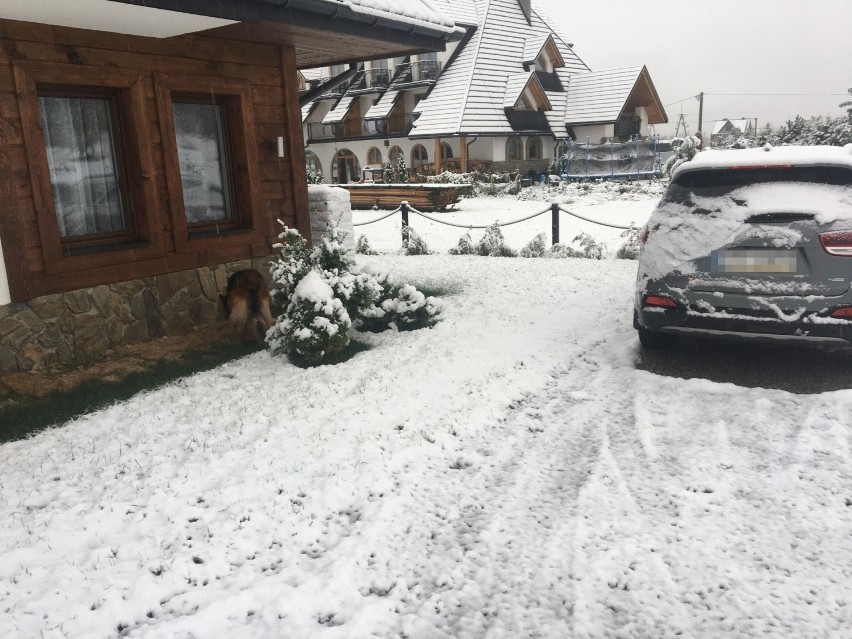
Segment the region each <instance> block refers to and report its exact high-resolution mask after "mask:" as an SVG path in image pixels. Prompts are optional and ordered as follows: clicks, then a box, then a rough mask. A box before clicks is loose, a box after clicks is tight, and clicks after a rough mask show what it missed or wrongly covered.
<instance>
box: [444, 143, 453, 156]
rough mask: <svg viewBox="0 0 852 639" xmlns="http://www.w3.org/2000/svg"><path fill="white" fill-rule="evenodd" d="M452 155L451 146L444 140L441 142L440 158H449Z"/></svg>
mask: <svg viewBox="0 0 852 639" xmlns="http://www.w3.org/2000/svg"><path fill="white" fill-rule="evenodd" d="M452 157H453V147H451V146H450V145H449V144H447V143H446V142H441V159H442V160H451V159H452Z"/></svg>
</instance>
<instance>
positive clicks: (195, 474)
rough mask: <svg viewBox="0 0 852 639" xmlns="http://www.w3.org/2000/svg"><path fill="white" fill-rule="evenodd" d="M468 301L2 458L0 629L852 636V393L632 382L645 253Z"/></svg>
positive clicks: (660, 379)
mask: <svg viewBox="0 0 852 639" xmlns="http://www.w3.org/2000/svg"><path fill="white" fill-rule="evenodd" d="M377 261H380V262H384V263H386V264H387V265H388V266H389V267H390V269H391V272H392V273H396V274H398V275H400V277H401V278H402V279H410V280H415V281H417V282H418V283H421V284H423V283H428V282H433V283H440V284H442V285H444V286H447V287H449V288H453V289H455V290H456V291H457V292H456V294H454V295H452V296H449V297H447V298H445V301H446V303H447V311H446V316H445V318H444V320H443V321H442V322H441V323H440V324H439V325H438V326H436V327H435V328H434V329H431V330H423V331H417V332H412V333H387V334H381V335H377V336H372V335H368V336H365V337H364V338H363V339H364V341H367V342H369V343H370V344H371V345H372V348H371V349H370V350H366V351H364V352H361V353H359V354H358V355H356V356H355V357H354V358H353V359H352V360H350V361H348V362H346V363H344V364H341V365H338V366H335V367H319V368H315V369H312V370H301V369H298V368H295V367H293V366H291V365H289V364H287V363H286V361H284V360H281V359H274V358H271V357H269V356H268V355H267V354H266V353H257V354H255V355H252V356H249V357H247V358H245V359H243V360H240V361H238V362H234V363H232V364H229V365H226V366H223V367H220V368H218V369H216V370H214V371H210V372H207V373H203V374H200V375H197V376H195V377H192V378H189V379H186V380H183V381H181V382H179V383H177V384H175V385H172V386H169V387H165V388H162V389H159V390H156V391H153V392H150V393H147V394H145V395H142V396H139V397H136V398H134V399H132V400H130V401H128V402H126V403H124V404H121V405H118V406H115V407H112V408H110V409H107V410H104V411H102V412H100V413H97V414H95V415H92V416H90V417H86V418H83V419H80V420H78V421H76V422H74V423H70V424H68V425H66V426H64V427H63V428H60V429H56V430H53V431H50V432H46V433H43V434H41V435H38V436H37V437H35V438H33V439H31V440H28V441H23V442H16V443H10V444H5V445H3V446H0V636H2V637H4V638H7V637H27V638H29V637H42V636H43V637H74V638H75V639H76V638H78V637H108V636H117V635H125V636H131V637H158V638H159V637H198V638H201V637H253V638H256V637H295V638H303V637H304V638H309V637H339V638H347V639H348V638H360V637H408V638H410V639H417V638H424V639H426V638H429V639H432V638H444V637H446V638H449V637H596V638H597V637H599V638H610V637H625V638H626V637H636V638H639V637H648V638H654V639H658V638H662V637H674V636H681V637H707V638H716V637H726V638H728V637H743V638H745V637H749V638H751V637H796V638H799V637H837V638H841V637H849V636H850V635H849V633H850V630H849V629H850V628H852V488H850V487H851V486H852V463H850V450H849V446H850V440H851V439H852V428H850V420H849V418H848V416H849V414H850V412H852V391H847V390H844V391H836V392H830V393H823V394H814V395H804V394H798V395H794V394H790V393H787V392H783V391H777V390H766V389H759V388H742V387H738V386H734V385H731V384H719V383H714V382H710V381H706V380H700V379H693V380H683V379H678V378H673V377H668V376H665V375H656V374H651V373H649V372H645V371H641V370H636V367H635V361H636V357H637V349H638V344H637V341H636V338H635V333H634V331H633V329H632V327H631V324H630V304H631V291H632V286H633V278H634V274H635V263H634V262H622V261H617V260H604V261H601V262H594V261H588V260H573V259H572V260H542V259H539V260H522V259H500V258H477V257H449V256H428V257H417V258H403V257H396V256H380V257H378V258H377Z"/></svg>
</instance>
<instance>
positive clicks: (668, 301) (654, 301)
mask: <svg viewBox="0 0 852 639" xmlns="http://www.w3.org/2000/svg"><path fill="white" fill-rule="evenodd" d="M645 306H657V307H659V308H677V302H675V301H674V300H673V299H672V298H670V297H665V296H663V295H646V296H645Z"/></svg>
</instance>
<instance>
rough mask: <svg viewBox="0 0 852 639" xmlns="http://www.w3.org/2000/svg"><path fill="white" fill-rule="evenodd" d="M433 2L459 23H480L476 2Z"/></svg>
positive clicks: (470, 24)
mask: <svg viewBox="0 0 852 639" xmlns="http://www.w3.org/2000/svg"><path fill="white" fill-rule="evenodd" d="M433 4H434V5H435V6H436V7H437V8H438V9H439V10H440V11H441V13H443V14H444V15H446V16H448V17H449V18H451V19H452V20H453V22H455V23H456V24H457V25H459V24H463V25H467V26H475V25H478V24H479V15H478V13H477V7H476V3H475V2H471V1H470V0H461V1H460V0H434V1H433Z"/></svg>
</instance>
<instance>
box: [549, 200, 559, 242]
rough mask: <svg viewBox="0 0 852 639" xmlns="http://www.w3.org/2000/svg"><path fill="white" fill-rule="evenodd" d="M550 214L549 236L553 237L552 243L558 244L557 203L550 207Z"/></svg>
mask: <svg viewBox="0 0 852 639" xmlns="http://www.w3.org/2000/svg"><path fill="white" fill-rule="evenodd" d="M550 213H551V216H552V223H551V227H550V232H551V235H552V236H553V243H554V244H559V203H558V202H554V203H553V204H551V205H550Z"/></svg>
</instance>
